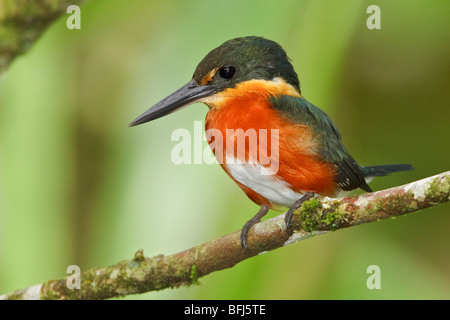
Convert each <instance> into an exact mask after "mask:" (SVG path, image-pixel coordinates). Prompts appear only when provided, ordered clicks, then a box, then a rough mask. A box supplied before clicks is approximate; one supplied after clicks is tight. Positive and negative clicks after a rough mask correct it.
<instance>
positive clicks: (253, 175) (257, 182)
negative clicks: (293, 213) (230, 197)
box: [226, 157, 304, 207]
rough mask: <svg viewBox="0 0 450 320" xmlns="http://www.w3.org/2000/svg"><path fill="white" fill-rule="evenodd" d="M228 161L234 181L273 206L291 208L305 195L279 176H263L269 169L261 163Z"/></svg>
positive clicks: (228, 167)
mask: <svg viewBox="0 0 450 320" xmlns="http://www.w3.org/2000/svg"><path fill="white" fill-rule="evenodd" d="M226 160H227V161H226V166H227V169H228V171H229V172H230V174H231V175H232V176H233V178H234V179H236V180H237V181H239V182H240V183H242V184H243V185H244V186H246V187H248V188H250V189H252V190H253V191H255V192H257V193H259V194H260V195H262V196H263V197H264V198H266V199H268V200H269V201H270V202H272V203H273V204H276V205H282V206H285V207H290V206H291V205H292V204H294V202H295V201H297V200H298V199H300V198H301V197H302V196H303V194H304V193H299V192H294V191H293V190H292V185H291V184H289V183H288V182H286V181H284V180H283V179H281V178H279V177H277V175H268V174H262V172H265V170H267V168H265V167H264V166H262V165H261V164H259V163H247V162H246V163H244V162H242V161H240V160H235V159H230V158H229V157H227V159H226ZM229 160H231V161H229ZM233 160H234V161H233Z"/></svg>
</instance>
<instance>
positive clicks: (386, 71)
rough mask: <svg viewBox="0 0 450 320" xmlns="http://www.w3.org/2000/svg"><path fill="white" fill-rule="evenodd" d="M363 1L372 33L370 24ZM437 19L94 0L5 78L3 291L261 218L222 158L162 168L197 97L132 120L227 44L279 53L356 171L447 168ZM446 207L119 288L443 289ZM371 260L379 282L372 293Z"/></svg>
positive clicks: (280, 6) (1, 90) (223, 291)
mask: <svg viewBox="0 0 450 320" xmlns="http://www.w3.org/2000/svg"><path fill="white" fill-rule="evenodd" d="M371 4H377V5H379V6H380V8H381V29H380V30H369V29H368V28H367V27H366V20H367V18H368V17H369V14H367V13H366V9H367V7H368V6H369V5H371ZM449 12H450V2H449V1H446V0H441V1H438V0H432V1H425V0H423V1H414V2H408V3H405V2H401V1H382V0H379V1H361V0H352V1H345V2H337V1H332V0H330V1H299V0H292V1H286V0H283V1H261V0H258V1H256V0H246V1H238V0H229V1H204V0H203V1H202V0H195V1H181V0H180V1H148V0H147V1H144V0H133V1H119V0H108V1H106V0H95V1H91V2H89V3H87V4H86V5H84V6H82V7H81V27H82V28H81V30H68V29H67V28H66V19H67V18H68V16H69V15H65V16H63V17H62V18H61V19H59V20H58V21H57V22H56V23H54V24H53V25H52V26H51V27H50V28H49V29H48V30H47V32H46V33H45V34H44V35H43V36H42V37H41V38H40V39H39V40H38V41H37V42H36V43H35V45H34V46H33V47H32V49H31V50H30V51H29V52H28V53H27V54H26V55H24V56H22V57H20V58H18V59H16V60H15V61H14V63H13V64H12V65H11V66H10V68H9V70H8V71H7V72H5V73H4V74H2V75H1V76H0V294H1V293H6V292H9V291H13V290H16V289H20V288H25V287H28V286H31V285H34V284H38V283H42V282H45V281H48V280H50V279H57V278H61V277H64V276H65V275H66V273H65V272H66V268H67V266H68V265H71V264H77V265H79V266H80V267H81V269H82V270H86V269H89V268H93V267H103V266H107V265H111V264H114V263H116V262H118V261H120V260H123V259H131V258H132V257H133V255H134V252H135V251H136V250H138V249H140V248H142V249H143V250H144V254H145V255H147V256H154V255H157V254H166V255H168V254H172V253H176V252H178V251H182V250H184V249H187V248H190V247H192V246H195V245H197V244H199V243H203V242H206V241H209V240H212V239H214V238H217V237H219V236H221V235H224V234H226V233H229V232H232V231H235V230H237V229H240V228H241V227H242V225H243V224H244V223H245V221H247V220H248V219H249V218H250V217H252V216H253V215H254V214H255V213H256V212H257V210H258V206H257V205H255V204H253V203H252V202H251V201H250V200H249V199H248V198H247V197H246V195H245V194H244V193H243V192H242V191H241V190H240V189H239V188H238V186H237V185H235V184H234V182H233V181H232V180H231V179H229V178H228V176H227V175H226V174H225V173H224V172H223V171H222V169H221V168H220V166H218V165H207V164H202V165H194V164H192V165H175V164H173V163H172V161H171V157H170V156H171V149H172V148H173V146H174V145H175V144H176V142H173V141H171V139H170V136H171V133H172V132H173V131H174V130H175V129H177V128H186V129H188V130H190V131H191V132H193V123H194V121H196V120H197V121H199V120H201V121H203V120H204V117H205V114H206V112H207V107H206V106H204V105H201V104H195V105H193V106H191V107H190V108H187V109H184V110H182V111H180V112H177V113H175V114H173V115H170V116H168V117H165V118H162V119H159V120H158V121H155V122H151V123H150V124H146V125H143V126H139V127H136V128H128V127H127V125H128V124H129V123H130V122H131V121H132V120H133V119H134V118H135V117H137V116H138V115H139V114H141V113H142V112H143V111H145V110H146V109H147V108H148V107H150V106H151V105H152V104H154V103H155V102H157V101H159V100H160V99H161V98H163V97H165V96H166V95H168V94H169V93H171V92H172V91H173V90H175V89H177V88H179V87H180V86H181V85H183V84H184V83H186V82H187V81H189V80H190V78H191V76H192V74H193V72H194V69H195V67H196V65H197V63H198V62H199V61H200V60H201V59H202V58H203V57H204V56H205V55H206V54H207V53H208V52H209V51H210V50H211V49H213V48H215V47H216V46H218V45H220V44H222V43H223V42H224V41H226V40H228V39H231V38H234V37H238V36H246V35H258V36H264V37H266V38H269V39H272V40H275V41H276V42H278V43H280V44H281V45H282V46H283V47H284V48H285V49H286V51H287V53H288V55H289V56H290V58H291V59H292V61H293V64H294V66H295V68H296V70H297V72H298V74H299V77H300V82H301V86H302V92H303V95H304V96H305V97H306V98H307V99H308V100H310V101H311V102H313V103H314V104H316V105H318V106H319V107H321V108H322V109H324V110H325V111H326V112H328V113H329V114H330V116H331V117H332V118H333V119H334V121H335V122H336V124H337V125H338V127H339V128H340V131H341V133H342V135H343V140H344V143H345V144H346V146H347V148H348V149H349V150H350V152H351V153H352V154H353V156H354V157H355V158H356V160H357V161H358V162H359V163H360V164H362V165H373V164H386V163H404V162H406V163H411V164H413V165H414V166H415V167H416V170H415V171H413V172H405V173H398V174H396V175H392V176H389V177H386V178H383V179H381V178H380V179H377V180H375V181H374V182H372V183H371V185H372V187H373V188H374V189H375V190H379V189H383V188H388V187H391V186H395V185H399V184H404V183H407V182H410V181H413V180H417V179H420V178H424V177H427V176H430V175H434V174H438V173H440V172H443V171H447V170H449V169H450V130H449V123H450V107H449V106H450V90H449V88H450V42H449V31H450V19H448V13H449ZM205 146H206V144H205ZM449 211H450V206H449V204H446V205H441V206H439V207H435V208H431V209H427V210H426V211H424V212H421V213H413V214H409V215H407V216H403V217H400V218H398V219H395V220H388V221H381V222H377V223H370V224H367V225H363V226H358V227H354V228H350V229H346V230H340V231H337V232H333V233H328V234H326V235H323V236H318V237H314V238H312V239H309V240H306V241H302V242H300V243H297V244H294V245H290V246H288V247H286V248H281V249H278V250H275V251H273V252H270V253H267V254H264V255H261V256H257V257H254V258H252V259H249V260H247V261H244V262H241V263H239V264H238V265H236V266H235V267H233V268H231V269H227V270H223V271H220V272H216V273H213V274H210V275H208V276H206V277H204V278H201V279H200V283H201V284H200V285H198V286H195V285H194V286H191V287H189V288H185V287H182V288H178V289H168V290H163V291H161V292H155V293H148V294H143V295H135V296H131V298H136V299H141V298H145V299H422V298H423V299H449V298H450V252H449V243H450V233H449V231H448V230H449V227H450V215H449V214H448V212H449ZM275 214H278V213H276V212H271V213H270V215H269V216H270V217H271V216H274V215H275ZM373 264H375V265H378V266H380V268H381V289H380V290H369V289H367V287H366V279H367V277H368V276H369V275H368V274H366V269H367V267H368V266H369V265H373Z"/></svg>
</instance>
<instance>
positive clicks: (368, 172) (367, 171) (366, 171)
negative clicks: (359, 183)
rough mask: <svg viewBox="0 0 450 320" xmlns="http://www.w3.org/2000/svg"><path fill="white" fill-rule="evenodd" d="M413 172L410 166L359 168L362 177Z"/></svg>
mask: <svg viewBox="0 0 450 320" xmlns="http://www.w3.org/2000/svg"><path fill="white" fill-rule="evenodd" d="M407 170H414V167H413V166H412V165H410V164H387V165H379V166H367V167H361V172H362V174H363V176H364V177H379V176H386V175H388V174H390V173H392V172H397V171H407Z"/></svg>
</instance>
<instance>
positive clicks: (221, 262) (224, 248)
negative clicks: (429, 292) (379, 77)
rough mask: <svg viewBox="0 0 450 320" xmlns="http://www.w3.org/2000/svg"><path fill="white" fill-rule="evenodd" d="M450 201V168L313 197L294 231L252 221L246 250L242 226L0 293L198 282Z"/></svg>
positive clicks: (135, 289) (106, 294) (81, 295)
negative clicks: (76, 283)
mask: <svg viewBox="0 0 450 320" xmlns="http://www.w3.org/2000/svg"><path fill="white" fill-rule="evenodd" d="M449 200H450V171H448V172H444V173H441V174H439V175H436V176H432V177H429V178H426V179H422V180H419V181H416V182H412V183H409V184H406V185H403V186H399V187H394V188H391V189H386V190H382V191H378V192H374V193H367V194H363V195H359V196H353V197H347V198H342V199H332V198H326V197H324V198H322V197H320V198H313V199H311V200H309V201H307V202H305V203H303V205H302V206H301V207H300V208H299V209H298V210H296V212H295V213H294V217H293V221H292V225H293V230H294V232H293V234H292V235H288V234H287V233H286V229H285V223H284V214H282V215H279V216H277V217H274V218H272V219H268V220H266V221H263V222H261V223H258V224H256V225H255V226H254V227H253V228H252V229H251V230H250V232H249V234H248V245H249V248H250V249H249V250H245V249H243V248H242V247H241V244H240V238H239V236H240V231H236V232H233V233H230V234H228V235H225V236H223V237H221V238H218V239H215V240H212V241H210V242H207V243H204V244H201V245H199V246H196V247H194V248H191V249H188V250H185V251H182V252H179V253H176V254H173V255H170V256H163V255H160V256H155V257H152V258H147V257H145V256H144V254H143V252H142V250H140V251H138V252H137V253H136V254H135V256H134V258H133V259H132V260H124V261H121V262H119V263H118V264H116V265H113V266H109V267H106V268H99V269H90V270H88V271H85V272H83V273H82V274H81V288H80V289H69V288H68V286H67V278H64V279H60V280H51V281H49V282H46V283H44V284H40V285H36V286H33V287H30V288H28V289H24V290H19V291H16V292H12V293H9V294H5V295H3V296H0V300H1V299H105V298H111V297H118V296H124V295H128V294H136V293H143V292H148V291H154V290H162V289H165V288H173V287H178V286H180V285H190V284H193V283H196V282H197V280H198V278H200V277H203V276H205V275H207V274H209V273H211V272H214V271H218V270H222V269H225V268H230V267H232V266H234V265H235V264H237V263H238V262H240V261H243V260H245V259H248V258H250V257H252V256H255V255H257V254H261V253H263V252H266V251H270V250H273V249H276V248H279V247H282V246H285V245H288V244H290V243H293V242H297V241H300V240H303V239H306V238H309V237H311V236H315V235H319V234H322V233H325V232H328V231H333V230H339V229H342V228H347V227H351V226H355V225H359V224H363V223H369V222H373V221H378V220H380V219H387V218H392V217H396V216H400V215H404V214H407V213H410V212H414V211H418V210H421V209H425V208H428V207H431V206H435V205H438V204H442V203H445V202H448V201H449Z"/></svg>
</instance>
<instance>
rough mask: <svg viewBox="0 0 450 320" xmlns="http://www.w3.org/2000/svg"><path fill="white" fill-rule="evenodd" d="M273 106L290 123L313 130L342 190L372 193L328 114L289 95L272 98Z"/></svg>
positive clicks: (323, 155)
mask: <svg viewBox="0 0 450 320" xmlns="http://www.w3.org/2000/svg"><path fill="white" fill-rule="evenodd" d="M270 102H271V103H272V106H273V108H274V109H276V110H279V111H280V116H282V117H284V118H285V119H286V120H287V121H290V122H293V123H301V124H305V125H307V126H311V127H312V128H314V133H315V134H316V137H317V139H318V141H319V143H320V148H321V150H320V154H321V156H322V158H323V160H324V161H325V162H327V163H332V164H333V165H334V166H335V167H336V177H335V181H336V183H337V184H338V185H339V186H340V187H341V188H342V189H343V190H353V189H356V188H361V189H363V190H365V191H368V192H370V191H372V190H371V189H370V187H369V186H368V185H367V183H366V181H365V180H364V177H363V174H362V172H361V169H360V166H359V165H358V163H356V161H355V159H353V158H352V156H351V155H350V154H349V153H348V152H347V150H346V149H345V147H344V145H343V144H342V141H341V135H340V134H339V131H338V130H337V128H336V125H335V124H334V123H333V121H332V120H331V119H330V117H329V116H328V115H327V114H326V113H325V112H323V111H322V110H321V109H319V108H318V107H316V106H315V105H313V104H312V103H310V102H309V101H307V100H305V99H302V98H297V97H292V96H287V95H285V96H281V97H271V99H270Z"/></svg>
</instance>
